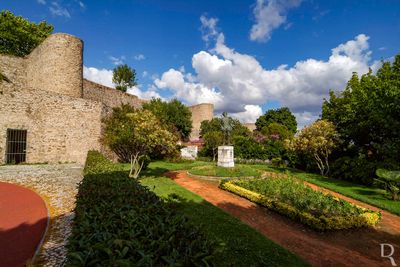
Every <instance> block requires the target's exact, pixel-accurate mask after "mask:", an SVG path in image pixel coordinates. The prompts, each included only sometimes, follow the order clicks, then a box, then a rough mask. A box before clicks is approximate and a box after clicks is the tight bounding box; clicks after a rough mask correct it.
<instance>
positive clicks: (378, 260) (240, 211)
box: [167, 172, 400, 266]
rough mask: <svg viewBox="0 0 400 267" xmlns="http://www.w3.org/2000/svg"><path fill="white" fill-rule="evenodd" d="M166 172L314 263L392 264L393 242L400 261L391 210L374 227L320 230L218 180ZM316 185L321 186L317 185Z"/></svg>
mask: <svg viewBox="0 0 400 267" xmlns="http://www.w3.org/2000/svg"><path fill="white" fill-rule="evenodd" d="M167 176H169V177H170V178H172V179H173V180H174V181H175V182H176V183H177V184H179V185H181V186H183V187H185V188H186V189H188V190H189V191H192V192H193V193H196V194H198V195H199V196H201V197H203V198H204V199H205V200H207V201H208V202H210V203H211V204H213V205H215V206H217V207H219V208H221V209H222V210H224V211H226V212H228V213H230V214H231V215H233V216H235V217H237V218H239V219H240V220H242V221H243V222H244V223H246V224H248V225H250V226H251V227H253V228H255V229H257V230H258V231H259V232H260V233H262V234H263V235H264V236H266V237H267V238H268V239H270V240H273V241H274V242H276V243H278V244H280V245H281V246H283V247H285V248H286V249H288V250H289V251H291V252H293V253H295V254H297V255H298V256H300V257H301V258H303V259H304V260H306V261H307V262H309V263H310V264H311V265H313V266H391V263H390V261H389V259H387V258H382V257H381V247H380V244H381V243H389V244H392V245H393V246H394V249H395V253H394V255H393V256H394V258H395V260H396V261H398V262H400V217H398V216H396V215H393V214H391V213H388V212H385V211H381V212H382V220H381V222H380V223H379V224H378V225H377V227H375V228H362V229H354V230H341V231H333V232H317V231H314V230H312V229H310V228H308V227H306V226H304V225H302V224H300V223H296V222H294V221H292V220H290V219H288V218H286V217H284V216H281V215H279V214H277V213H275V212H272V211H269V210H268V209H266V208H264V207H261V206H259V205H257V204H255V203H253V202H250V201H248V200H247V199H244V198H241V197H239V196H236V195H234V194H232V193H229V192H226V191H224V190H222V189H220V188H218V183H216V182H212V181H206V180H201V179H196V178H191V177H189V176H188V175H187V174H186V173H185V172H170V173H168V174H167ZM313 187H314V189H319V188H318V187H317V186H315V185H313ZM319 190H325V189H319ZM325 191H328V190H325ZM332 194H334V195H335V196H337V197H339V198H343V199H345V200H347V201H349V202H352V203H355V204H357V205H359V206H362V207H366V208H369V209H374V210H377V209H376V208H373V207H371V206H370V205H367V204H364V203H362V202H359V201H355V200H353V199H351V198H348V197H344V196H342V195H340V194H337V193H334V192H332Z"/></svg>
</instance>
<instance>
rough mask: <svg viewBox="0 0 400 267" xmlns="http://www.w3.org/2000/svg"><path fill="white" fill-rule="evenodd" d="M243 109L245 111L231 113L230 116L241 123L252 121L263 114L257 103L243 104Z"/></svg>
mask: <svg viewBox="0 0 400 267" xmlns="http://www.w3.org/2000/svg"><path fill="white" fill-rule="evenodd" d="M244 109H245V111H242V112H238V113H233V114H232V117H234V118H237V119H238V120H240V121H241V122H243V123H253V122H255V121H256V120H257V119H258V117H260V116H261V115H262V114H263V112H262V109H261V107H260V106H258V105H245V106H244Z"/></svg>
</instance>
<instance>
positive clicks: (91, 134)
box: [0, 83, 103, 164]
mask: <svg viewBox="0 0 400 267" xmlns="http://www.w3.org/2000/svg"><path fill="white" fill-rule="evenodd" d="M2 84H3V83H2ZM0 88H1V91H2V92H3V93H2V94H1V95H0V98H1V101H0V163H4V162H5V153H6V151H5V149H6V133H7V129H8V128H10V129H23V130H27V150H26V151H27V156H26V161H27V162H28V163H38V162H48V163H58V162H77V163H81V164H83V163H84V162H85V159H86V154H87V151H88V150H90V149H97V150H101V145H100V142H99V138H100V134H101V116H102V111H103V105H102V104H101V103H98V102H93V101H88V100H85V99H76V98H72V97H69V96H64V95H61V94H53V93H51V92H48V91H44V90H38V89H32V88H27V87H26V88H17V87H15V86H2V85H0Z"/></svg>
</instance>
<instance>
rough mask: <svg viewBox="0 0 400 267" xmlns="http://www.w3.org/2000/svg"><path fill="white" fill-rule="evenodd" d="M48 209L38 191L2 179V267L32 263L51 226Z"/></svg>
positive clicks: (0, 205) (0, 239) (0, 215)
mask: <svg viewBox="0 0 400 267" xmlns="http://www.w3.org/2000/svg"><path fill="white" fill-rule="evenodd" d="M47 217H48V216H47V208H46V204H45V203H44V201H43V200H42V199H41V198H40V196H39V195H37V194H36V193H35V192H33V191H31V190H29V189H27V188H24V187H21V186H18V185H14V184H10V183H3V182H0V266H1V267H3V266H4V267H6V266H7V267H14V266H16V267H18V266H25V264H26V263H27V262H30V260H31V259H32V257H33V256H34V254H35V251H36V249H37V247H38V245H39V243H40V241H41V239H42V236H43V234H44V232H45V230H46V226H47Z"/></svg>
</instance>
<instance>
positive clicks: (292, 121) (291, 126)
mask: <svg viewBox="0 0 400 267" xmlns="http://www.w3.org/2000/svg"><path fill="white" fill-rule="evenodd" d="M274 122H275V123H279V124H282V125H283V126H285V127H286V128H287V129H288V130H289V131H290V132H292V133H293V134H295V133H296V131H297V122H296V117H295V116H294V115H293V114H292V112H290V110H289V108H287V107H282V108H278V109H270V110H268V111H267V112H266V113H265V114H264V115H262V116H260V117H259V118H258V119H257V121H256V127H257V130H258V131H261V130H262V129H263V128H264V127H266V126H268V125H269V124H271V123H274Z"/></svg>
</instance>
